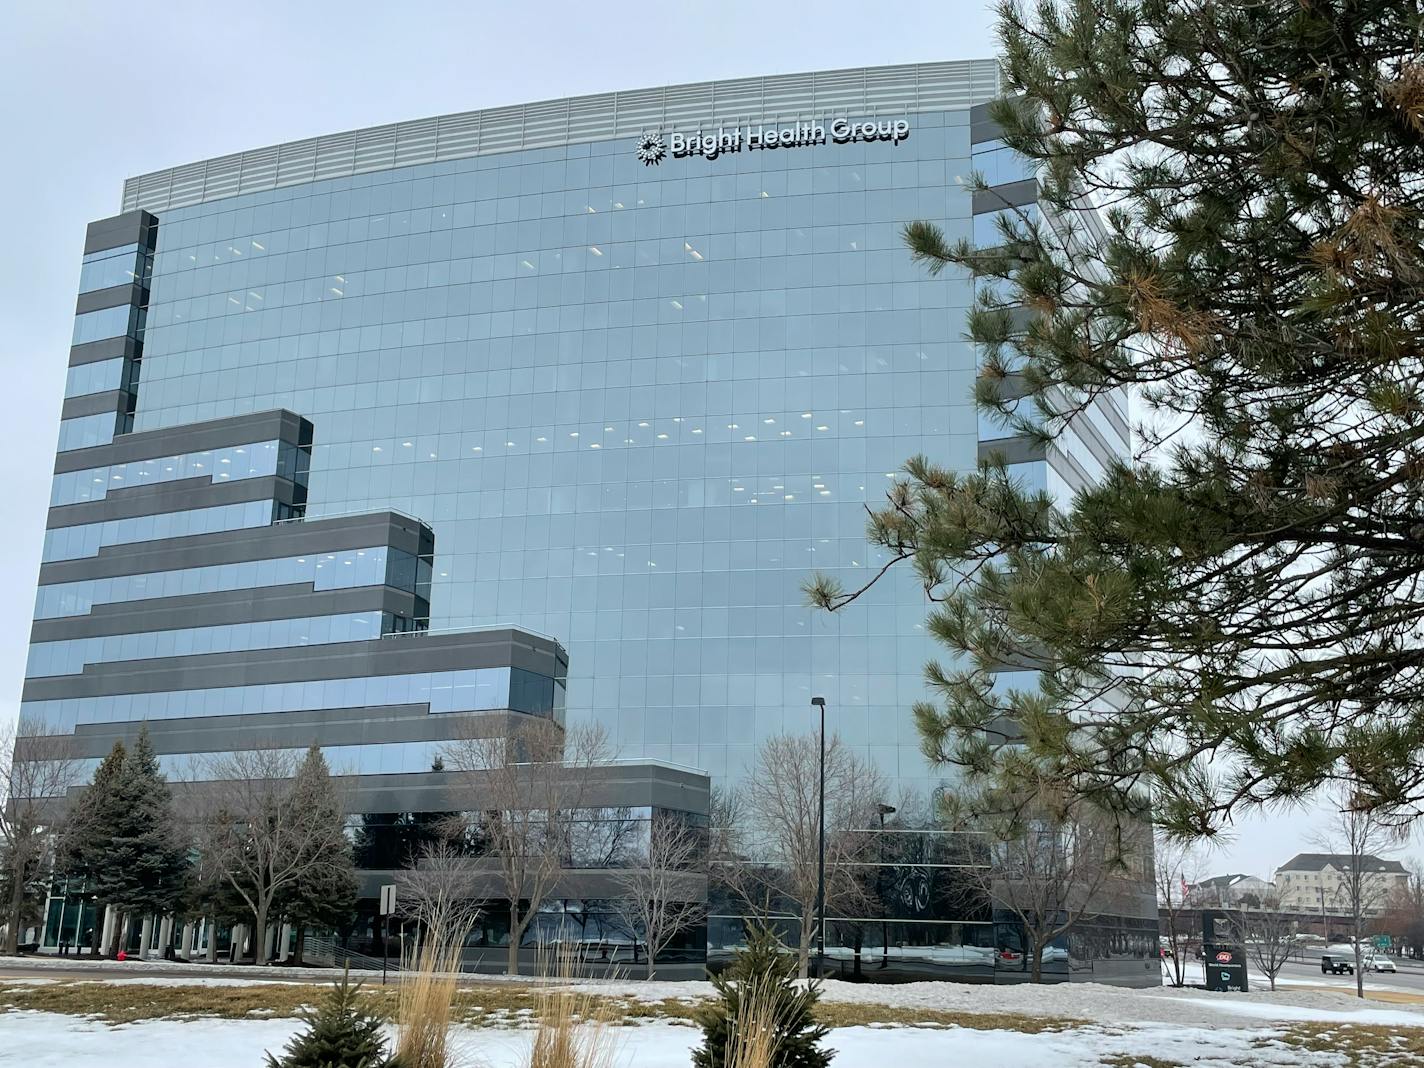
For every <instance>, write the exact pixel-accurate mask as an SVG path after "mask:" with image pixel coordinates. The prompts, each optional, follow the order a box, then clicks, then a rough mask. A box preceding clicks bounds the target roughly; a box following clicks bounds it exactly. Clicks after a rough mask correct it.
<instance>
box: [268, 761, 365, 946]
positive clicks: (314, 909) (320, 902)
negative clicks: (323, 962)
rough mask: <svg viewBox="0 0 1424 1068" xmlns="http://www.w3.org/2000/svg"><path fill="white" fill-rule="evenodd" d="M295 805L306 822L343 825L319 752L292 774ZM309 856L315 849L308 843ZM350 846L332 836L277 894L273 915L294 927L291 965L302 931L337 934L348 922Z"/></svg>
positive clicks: (352, 871)
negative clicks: (334, 930) (334, 931)
mask: <svg viewBox="0 0 1424 1068" xmlns="http://www.w3.org/2000/svg"><path fill="white" fill-rule="evenodd" d="M293 794H294V798H295V803H296V804H297V805H298V806H300V808H301V810H302V811H303V812H306V813H309V814H311V816H312V818H314V819H317V820H319V821H322V822H324V823H328V824H331V825H334V826H341V825H344V824H345V821H346V816H345V813H344V812H343V811H342V806H341V801H340V798H339V797H338V795H337V791H336V784H335V783H334V782H333V781H332V779H331V772H330V769H329V768H328V766H327V763H326V758H325V757H324V756H323V755H322V752H321V750H320V749H319V748H318V747H316V746H312V747H311V748H310V749H309V750H308V751H307V755H306V758H305V759H304V760H303V762H302V767H301V769H300V770H299V771H298V773H297V779H296V782H295V783H294V788H293ZM311 848H313V849H314V850H315V849H317V848H318V845H317V843H315V842H314V843H313V844H312V847H311ZM358 889H359V888H358V886H357V881H356V864H355V859H354V855H353V850H352V845H351V843H350V841H349V840H347V839H346V838H345V837H344V836H341V835H338V834H335V833H334V834H332V835H331V836H330V837H329V839H328V840H326V844H325V845H324V846H322V847H320V853H319V855H316V856H313V857H312V858H311V863H304V864H302V865H301V866H300V868H299V870H298V872H297V874H296V877H295V878H294V879H293V881H292V882H291V884H289V885H288V886H286V887H285V888H283V890H282V891H281V893H279V894H278V896H277V898H276V899H275V903H274V906H273V908H274V910H275V911H276V912H278V913H279V914H280V915H281V916H282V917H283V918H284V919H285V920H286V921H287V922H288V923H291V924H295V925H296V926H297V953H296V963H297V964H300V963H301V962H302V943H303V941H304V938H305V933H306V928H308V927H325V928H340V927H344V926H345V925H346V924H348V923H350V922H351V918H352V916H353V915H354V914H355V911H356V896H357V892H358Z"/></svg>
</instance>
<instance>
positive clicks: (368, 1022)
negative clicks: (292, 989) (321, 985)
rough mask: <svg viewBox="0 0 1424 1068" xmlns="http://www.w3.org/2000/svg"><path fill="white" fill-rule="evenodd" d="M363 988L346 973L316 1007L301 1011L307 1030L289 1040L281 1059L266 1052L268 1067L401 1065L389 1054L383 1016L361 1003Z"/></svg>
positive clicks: (381, 1067)
mask: <svg viewBox="0 0 1424 1068" xmlns="http://www.w3.org/2000/svg"><path fill="white" fill-rule="evenodd" d="M360 992H361V984H360V983H357V984H356V985H355V986H352V985H351V976H350V975H349V974H343V975H342V976H341V982H339V983H333V984H332V986H331V989H330V990H329V991H328V992H327V995H326V997H325V998H324V999H323V1000H322V1002H321V1004H320V1005H319V1006H318V1007H317V1008H316V1009H315V1010H304V1011H303V1012H302V1014H301V1018H302V1021H303V1022H304V1023H305V1024H306V1025H307V1026H306V1030H305V1031H303V1032H302V1033H300V1034H298V1035H296V1036H295V1037H293V1038H292V1040H291V1041H290V1042H288V1043H287V1048H286V1049H285V1050H284V1051H283V1054H282V1059H281V1060H278V1059H277V1058H275V1057H273V1056H272V1055H271V1054H270V1053H269V1054H267V1068H400V1065H399V1062H398V1061H397V1060H396V1059H395V1058H392V1057H387V1056H386V1040H385V1036H383V1035H382V1034H381V1027H382V1021H381V1018H380V1017H379V1016H373V1015H371V1014H370V1013H368V1012H366V1011H365V1010H364V1009H363V1008H362V1007H361V1005H360V1003H359V1001H358V997H357V995H358V994H360Z"/></svg>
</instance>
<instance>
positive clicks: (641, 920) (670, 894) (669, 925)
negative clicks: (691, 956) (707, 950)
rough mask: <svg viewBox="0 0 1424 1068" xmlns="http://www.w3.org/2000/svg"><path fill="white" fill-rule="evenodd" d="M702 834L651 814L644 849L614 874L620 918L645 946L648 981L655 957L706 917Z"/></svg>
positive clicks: (681, 821) (675, 818)
mask: <svg viewBox="0 0 1424 1068" xmlns="http://www.w3.org/2000/svg"><path fill="white" fill-rule="evenodd" d="M707 845H708V843H707V831H706V829H705V828H702V827H694V826H693V825H692V824H690V823H689V822H688V821H687V820H685V819H682V818H680V817H679V816H677V815H674V814H671V813H667V812H660V811H657V810H655V811H654V813H653V818H652V820H651V821H650V823H649V825H648V838H647V842H646V847H645V848H643V849H640V850H638V852H637V854H636V855H635V856H633V857H631V858H630V859H629V862H628V866H627V867H623V868H620V869H618V874H617V875H616V876H615V881H616V882H617V884H618V888H619V891H620V897H619V899H618V902H617V908H618V911H619V915H620V917H621V918H622V920H623V922H624V924H625V925H626V926H627V927H628V928H629V930H630V932H631V933H632V936H633V939H634V945H635V947H636V945H637V941H636V940H637V938H638V935H639V934H640V933H641V934H642V936H643V941H644V943H645V945H646V946H647V960H646V962H645V964H646V968H647V977H648V978H649V979H651V978H653V974H654V972H655V970H656V967H657V958H658V954H659V953H661V952H662V951H663V950H664V949H666V948H667V946H668V945H669V943H671V942H672V940H673V939H674V938H676V937H677V936H678V935H679V934H681V933H682V932H683V931H686V930H688V929H689V928H692V927H695V926H696V925H697V924H698V923H699V922H701V920H702V918H703V916H704V915H705V913H706V907H705V906H704V905H703V903H702V901H703V898H704V897H705V896H706V889H707Z"/></svg>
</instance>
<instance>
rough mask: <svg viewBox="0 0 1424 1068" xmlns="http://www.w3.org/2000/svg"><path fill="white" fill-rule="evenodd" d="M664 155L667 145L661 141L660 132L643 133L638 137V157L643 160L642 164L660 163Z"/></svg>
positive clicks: (646, 165)
mask: <svg viewBox="0 0 1424 1068" xmlns="http://www.w3.org/2000/svg"><path fill="white" fill-rule="evenodd" d="M665 156H667V145H666V144H665V143H664V142H663V135H662V134H655V133H645V134H644V135H643V136H642V137H640V138H638V158H639V159H640V160H642V161H643V166H645V167H652V166H655V165H656V164H659V163H661V162H662V161H663V158H664V157H665Z"/></svg>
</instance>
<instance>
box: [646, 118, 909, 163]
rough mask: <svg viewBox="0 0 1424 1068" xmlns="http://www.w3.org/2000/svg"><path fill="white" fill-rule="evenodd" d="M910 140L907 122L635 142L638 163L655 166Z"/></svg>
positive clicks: (723, 130) (676, 135) (834, 123)
mask: <svg viewBox="0 0 1424 1068" xmlns="http://www.w3.org/2000/svg"><path fill="white" fill-rule="evenodd" d="M909 136H910V123H909V120H907V119H893V120H886V119H869V120H866V121H864V122H851V121H850V120H849V119H833V120H831V121H830V122H828V123H827V122H799V123H797V124H796V125H794V126H780V127H778V126H752V125H748V126H732V127H726V126H719V127H717V129H716V130H697V131H696V132H694V133H681V132H678V131H674V132H673V133H670V134H668V136H667V139H666V140H664V139H663V135H662V134H660V133H645V134H644V135H643V136H642V137H641V138H639V140H638V148H637V152H638V159H639V160H640V161H641V162H642V163H643V164H644V165H645V166H649V167H652V166H655V165H656V164H659V163H661V162H662V161H663V160H664V159H665V158H666V157H667V156H668V155H671V156H672V158H673V159H686V158H687V157H689V156H701V157H702V158H703V159H705V160H708V161H709V162H710V161H711V160H715V159H717V158H718V157H719V156H725V155H727V154H729V153H732V152H757V151H764V150H766V149H773V148H806V147H808V146H810V145H824V144H827V143H829V144H835V145H849V144H855V143H857V142H872V141H888V142H889V143H890V144H892V145H898V144H899V143H900V142H901V141H903V140H905V139H906V138H907V137H909Z"/></svg>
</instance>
